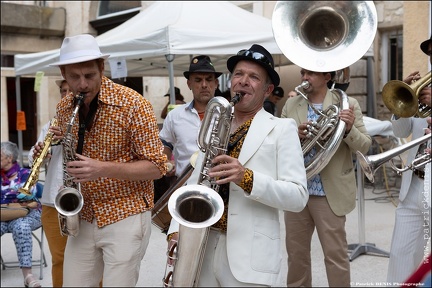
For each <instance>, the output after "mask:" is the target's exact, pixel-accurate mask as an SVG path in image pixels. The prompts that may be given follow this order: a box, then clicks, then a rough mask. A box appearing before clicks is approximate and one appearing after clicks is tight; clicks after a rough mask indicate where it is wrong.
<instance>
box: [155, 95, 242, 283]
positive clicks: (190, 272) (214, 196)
mask: <svg viewBox="0 0 432 288" xmlns="http://www.w3.org/2000/svg"><path fill="white" fill-rule="evenodd" d="M241 97H242V95H241V94H239V93H237V94H236V95H235V96H234V97H233V99H232V100H231V102H228V100H226V99H225V98H223V97H214V98H212V99H211V100H210V101H209V103H208V104H207V107H206V113H205V116H204V119H203V121H202V124H201V128H200V131H199V134H198V146H199V148H200V150H201V151H202V152H203V153H205V154H204V159H203V164H202V168H201V171H200V174H199V178H198V184H195V185H186V186H183V187H181V188H179V189H177V190H176V191H175V192H174V193H173V194H172V195H171V197H170V199H169V201H168V210H169V212H170V214H171V216H172V218H174V219H175V220H176V221H177V222H178V223H179V224H180V228H179V239H178V242H177V243H176V244H174V245H173V246H172V247H171V249H170V250H169V251H168V258H169V259H171V260H174V266H171V265H167V267H166V269H165V277H164V278H163V285H164V286H165V287H168V286H174V287H176V286H177V287H183V286H185V287H192V286H196V285H197V282H198V279H199V275H200V271H201V266H202V260H203V258H204V252H205V246H206V244H207V238H208V233H209V230H210V226H211V225H213V224H214V223H216V222H217V221H218V220H219V219H220V217H221V216H222V213H223V210H224V204H223V200H222V197H221V196H220V195H219V194H218V190H219V185H217V184H215V183H214V181H213V179H211V178H210V177H209V176H208V170H209V169H210V168H211V167H212V166H213V164H212V160H213V159H214V158H215V157H216V156H218V155H221V154H225V153H226V150H227V147H228V142H229V136H230V127H231V121H232V119H233V117H234V105H235V104H237V103H238V102H239V101H240V100H241ZM208 135H209V136H208ZM207 139H208V141H207ZM168 266H170V268H172V270H171V269H168ZM167 272H168V273H167Z"/></svg>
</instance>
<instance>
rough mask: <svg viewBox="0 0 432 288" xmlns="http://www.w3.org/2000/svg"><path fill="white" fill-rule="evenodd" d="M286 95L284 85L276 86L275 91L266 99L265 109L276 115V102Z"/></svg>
mask: <svg viewBox="0 0 432 288" xmlns="http://www.w3.org/2000/svg"><path fill="white" fill-rule="evenodd" d="M283 97H284V90H283V89H282V87H275V88H274V90H273V92H272V93H271V95H270V96H269V97H267V98H266V100H264V104H263V106H264V110H266V111H267V112H269V113H270V114H272V115H274V116H276V112H277V109H276V104H277V103H278V102H279V100H281V99H282V98H283Z"/></svg>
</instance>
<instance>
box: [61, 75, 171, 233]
mask: <svg viewBox="0 0 432 288" xmlns="http://www.w3.org/2000/svg"><path fill="white" fill-rule="evenodd" d="M74 105H75V104H74V103H73V96H72V95H67V96H65V97H64V98H63V99H62V100H61V101H60V103H59V104H58V105H57V118H58V121H59V127H61V129H62V131H63V133H65V132H66V131H67V126H68V123H69V122H70V118H71V117H72V113H73V110H74ZM78 119H79V116H78V115H77V116H76V119H75V122H74V125H73V128H72V132H71V133H72V135H73V136H74V138H75V139H76V141H75V142H78V125H79V121H78ZM75 146H76V144H75ZM74 149H75V150H74V151H76V147H75V148H74ZM82 155H84V156H86V157H89V158H92V159H96V160H99V161H113V162H121V163H125V162H132V161H137V160H148V161H150V162H152V163H153V164H155V165H156V166H157V167H158V168H159V170H160V172H161V174H162V175H163V174H165V173H166V168H165V165H164V163H165V162H166V161H167V159H166V156H165V154H164V153H163V145H162V142H161V141H160V139H159V129H158V126H157V121H156V116H155V114H154V111H153V107H152V106H151V104H150V102H149V101H148V100H146V99H145V98H144V97H143V96H142V95H141V94H139V93H138V92H136V91H134V90H132V89H130V88H128V87H125V86H122V85H119V84H116V83H114V82H113V81H111V80H109V79H108V78H106V77H105V76H103V78H102V85H101V89H100V92H99V96H98V107H97V110H96V114H95V116H94V120H93V124H92V126H91V129H90V131H88V130H85V134H84V146H83V151H82ZM81 193H82V195H83V198H84V207H83V208H82V210H81V219H83V220H86V221H88V222H90V223H91V222H92V221H93V218H96V221H97V225H98V227H103V226H105V225H108V224H112V223H115V222H117V221H120V220H122V219H125V218H126V217H128V216H131V215H135V214H138V213H142V212H144V211H148V210H151V209H152V208H153V205H154V203H153V197H154V188H153V181H152V180H146V181H130V180H120V179H114V178H99V179H97V180H94V181H89V182H85V183H81Z"/></svg>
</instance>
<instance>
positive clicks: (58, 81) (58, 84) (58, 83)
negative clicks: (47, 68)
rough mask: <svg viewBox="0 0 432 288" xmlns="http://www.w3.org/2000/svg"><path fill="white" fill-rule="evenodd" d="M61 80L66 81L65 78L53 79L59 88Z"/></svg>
mask: <svg viewBox="0 0 432 288" xmlns="http://www.w3.org/2000/svg"><path fill="white" fill-rule="evenodd" d="M63 81H66V80H65V79H60V80H55V83H56V84H57V86H58V87H60V88H61V85H62V83H63Z"/></svg>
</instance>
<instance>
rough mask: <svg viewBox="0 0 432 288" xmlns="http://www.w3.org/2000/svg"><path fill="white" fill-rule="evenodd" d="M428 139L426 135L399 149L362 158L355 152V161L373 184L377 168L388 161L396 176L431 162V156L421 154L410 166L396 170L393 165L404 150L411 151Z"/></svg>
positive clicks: (429, 136)
mask: <svg viewBox="0 0 432 288" xmlns="http://www.w3.org/2000/svg"><path fill="white" fill-rule="evenodd" d="M430 139H431V134H426V135H423V136H422V137H420V138H417V139H415V140H413V141H411V142H408V143H405V144H403V145H401V146H399V147H396V148H393V149H391V150H389V151H385V152H383V153H380V154H376V155H372V156H364V155H363V154H362V153H361V152H360V151H357V152H356V154H357V160H358V161H359V164H360V166H361V168H362V170H363V172H364V174H365V175H366V177H367V178H368V179H369V180H370V181H371V182H372V183H373V182H374V181H375V180H374V174H375V172H376V171H377V170H378V168H379V167H381V165H383V164H384V163H385V162H387V161H390V166H391V168H392V169H393V170H395V171H396V172H397V173H398V174H401V173H403V172H405V171H408V170H409V169H418V168H420V167H422V166H424V165H426V164H427V163H429V162H431V155H430V154H429V153H423V154H422V155H420V156H418V157H417V158H416V159H414V160H413V162H412V163H411V164H409V165H407V166H405V167H403V168H398V167H396V165H395V164H394V163H393V158H394V157H396V156H399V155H400V154H402V153H403V152H405V151H406V150H408V149H411V148H412V147H415V146H417V145H421V144H423V143H425V142H427V141H428V140H430Z"/></svg>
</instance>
